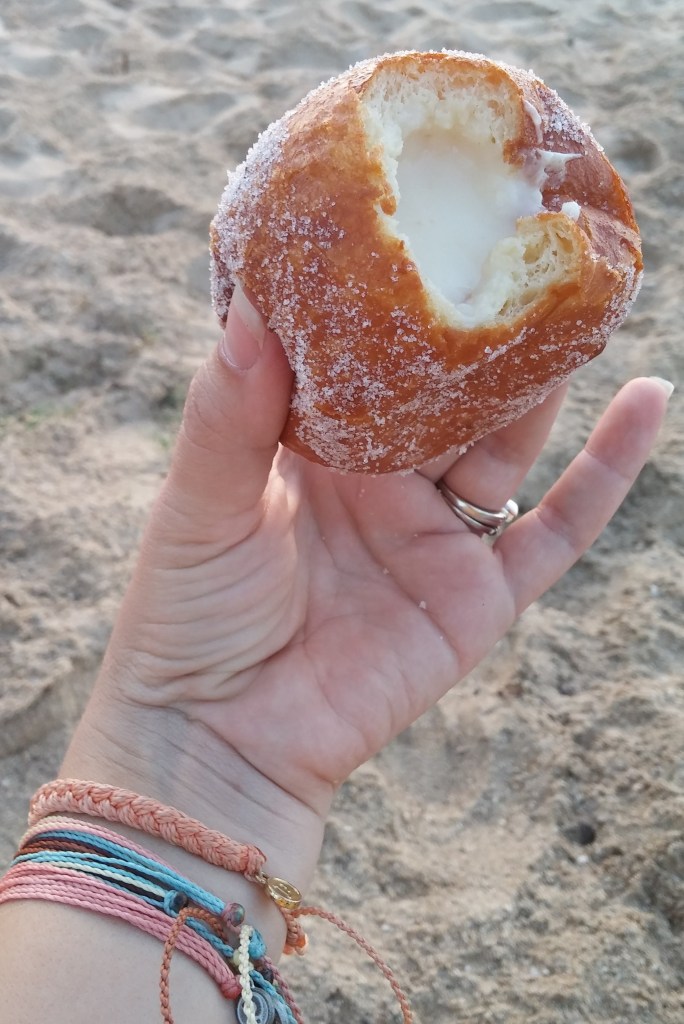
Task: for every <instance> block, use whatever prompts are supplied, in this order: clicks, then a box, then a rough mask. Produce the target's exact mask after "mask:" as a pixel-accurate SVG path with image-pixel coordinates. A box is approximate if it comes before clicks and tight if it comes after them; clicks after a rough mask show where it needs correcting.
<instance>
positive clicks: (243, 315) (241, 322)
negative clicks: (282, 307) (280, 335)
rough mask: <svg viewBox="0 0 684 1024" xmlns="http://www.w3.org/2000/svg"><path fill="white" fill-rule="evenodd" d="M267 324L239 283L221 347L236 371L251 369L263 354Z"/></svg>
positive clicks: (231, 304)
mask: <svg viewBox="0 0 684 1024" xmlns="http://www.w3.org/2000/svg"><path fill="white" fill-rule="evenodd" d="M267 330H268V328H267V327H266V321H265V320H264V318H263V317H262V315H261V313H259V311H258V310H257V309H255V308H254V306H253V305H252V303H251V302H250V301H249V299H248V298H247V296H246V295H245V292H244V290H243V289H242V287H241V286H240V285H239V284H238V285H237V286H236V288H235V291H234V292H233V298H232V299H231V302H230V308H229V310H228V318H227V320H226V328H225V331H224V332H223V337H222V338H221V342H220V345H219V348H220V350H221V353H222V355H223V357H224V359H225V360H226V362H228V363H229V364H230V365H231V366H232V367H233V368H234V369H236V370H249V369H251V367H252V366H254V364H255V363H256V361H257V359H258V358H259V356H260V355H261V350H262V348H263V347H264V341H265V339H266V332H267Z"/></svg>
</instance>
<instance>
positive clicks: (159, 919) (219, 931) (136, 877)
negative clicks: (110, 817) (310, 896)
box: [0, 817, 303, 1024]
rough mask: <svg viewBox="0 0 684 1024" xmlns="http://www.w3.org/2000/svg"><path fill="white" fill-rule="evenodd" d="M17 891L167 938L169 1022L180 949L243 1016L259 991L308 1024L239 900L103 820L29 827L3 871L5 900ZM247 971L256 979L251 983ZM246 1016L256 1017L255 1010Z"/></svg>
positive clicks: (296, 1023)
mask: <svg viewBox="0 0 684 1024" xmlns="http://www.w3.org/2000/svg"><path fill="white" fill-rule="evenodd" d="M19 899H39V900H47V901H50V902H57V903H64V904H68V905H71V906H75V907H80V908H82V909H87V910H91V911H95V912H97V913H101V914H105V915H108V916H110V917H118V918H119V919H121V920H124V921H126V922H127V923H129V924H132V925H133V926H134V927H137V928H139V929H140V930H141V931H144V932H147V933H148V934H150V935H153V936H154V937H156V938H157V939H160V940H161V941H162V942H163V943H164V952H163V957H162V966H161V972H160V1006H161V1012H162V1020H163V1021H164V1024H173V1017H172V1014H171V1008H170V1002H169V971H170V964H171V957H172V955H173V952H174V951H175V949H176V948H177V949H180V950H181V952H183V953H185V954H186V955H187V956H189V957H190V958H191V959H193V960H194V961H195V962H196V963H197V964H199V965H200V966H201V967H202V968H203V969H204V970H206V971H207V973H208V974H209V975H210V976H211V977H212V979H213V980H214V981H215V983H216V984H217V985H218V987H219V989H220V991H221V994H222V995H223V996H224V998H226V999H231V1000H237V1012H238V1019H241V1014H242V1013H243V1010H244V1006H245V1005H247V1006H252V1005H253V1002H254V996H253V994H252V993H253V991H254V992H256V993H257V995H258V998H259V999H261V1000H262V1002H263V1001H265V1002H266V1004H267V1006H268V1007H272V1008H273V1010H274V1013H276V1014H277V1020H278V1022H281V1021H282V1022H283V1024H303V1019H302V1016H301V1011H300V1010H299V1008H298V1006H297V1004H296V1002H295V1001H294V999H293V997H292V993H291V992H290V990H289V987H288V986H287V985H286V984H285V983H284V981H283V979H282V978H281V975H280V973H279V971H278V970H277V969H276V968H275V966H274V965H273V963H272V961H271V960H270V959H269V958H268V957H267V956H266V948H265V945H264V942H263V939H262V937H261V935H260V933H259V932H258V931H257V930H256V929H254V928H251V927H249V926H246V925H245V923H244V916H245V914H244V908H243V907H242V906H241V905H240V904H236V903H230V904H225V903H224V902H223V901H221V900H220V899H219V898H218V897H216V896H214V895H213V894H211V893H209V892H207V891H206V890H204V889H202V888H201V887H200V886H197V885H196V884H195V883H193V882H191V881H190V880H188V879H186V878H184V877H183V876H182V875H180V874H178V872H176V871H175V869H174V868H172V867H171V866H170V865H168V864H166V863H165V862H164V861H162V860H160V859H159V858H157V857H155V856H153V855H152V854H150V853H149V852H148V851H147V850H144V849H143V848H142V847H140V846H138V845H137V844H135V843H133V842H130V841H127V840H125V839H124V837H122V836H121V835H120V834H118V833H115V832H112V831H110V830H109V829H107V828H104V827H102V826H101V825H98V824H93V825H92V826H91V824H90V822H83V821H79V820H75V819H70V818H64V817H59V818H49V819H46V820H44V821H41V822H39V823H37V824H35V825H33V826H32V827H31V828H29V830H28V832H27V833H26V834H25V836H24V838H23V839H22V841H21V844H20V846H19V850H18V851H17V854H16V855H15V857H14V860H13V861H12V864H11V866H10V869H9V870H8V872H7V874H6V875H5V876H4V878H2V879H0V903H3V902H9V901H11V900H19ZM245 935H246V940H245ZM238 945H239V949H240V951H241V954H240V955H241V960H238ZM245 964H247V965H248V966H247V967H246V966H245ZM245 972H247V973H248V974H249V978H250V981H249V988H248V989H247V991H245V987H244V986H245V981H244V978H245V977H246V976H247V974H246V973H245ZM281 983H282V985H281ZM245 1019H246V1020H247V1022H248V1024H249V1022H250V1018H249V1016H248V1017H246V1018H245ZM255 1024H260V1022H259V1021H256V1022H255Z"/></svg>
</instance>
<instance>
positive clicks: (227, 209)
mask: <svg viewBox="0 0 684 1024" xmlns="http://www.w3.org/2000/svg"><path fill="white" fill-rule="evenodd" d="M437 61H438V62H440V66H441V67H442V68H446V69H447V70H448V75H449V79H450V82H451V83H452V84H453V87H454V88H458V87H459V85H460V84H462V83H463V82H464V81H468V80H469V79H470V78H471V77H472V76H473V75H474V74H477V75H484V76H486V78H487V80H488V81H489V82H490V83H491V85H492V88H493V90H494V92H497V93H499V94H500V95H501V96H502V97H503V98H505V99H510V97H511V96H513V97H514V98H515V100H516V109H517V110H518V111H519V118H518V126H517V132H516V136H515V138H513V139H512V140H510V141H509V142H508V143H507V144H506V148H505V152H504V155H505V158H506V159H507V160H508V161H509V162H510V163H512V164H517V165H520V166H521V167H522V166H523V165H524V164H525V161H526V160H528V159H529V157H530V153H531V152H532V151H534V150H539V149H544V150H550V151H553V152H556V153H564V154H579V155H578V156H577V157H576V158H574V159H571V160H569V161H567V163H566V164H565V167H564V173H563V174H558V175H556V176H553V175H551V176H550V177H549V179H548V180H547V182H546V185H545V187H544V191H543V205H544V207H545V209H546V210H547V211H549V212H548V213H542V214H539V215H538V216H540V217H542V218H543V217H549V218H553V217H556V218H558V217H564V220H566V221H567V225H566V229H567V231H568V232H570V234H571V236H572V240H573V244H574V246H575V248H576V250H577V252H578V253H580V258H579V260H578V262H577V266H576V272H575V273H574V274H573V275H570V276H569V277H568V279H567V280H564V281H563V282H561V283H559V284H557V285H555V286H554V287H552V288H548V289H547V290H546V292H545V293H544V294H543V295H542V296H541V297H540V298H539V299H538V301H536V302H535V304H534V306H533V307H532V308H531V309H530V308H527V309H526V310H525V313H524V315H523V316H519V317H518V318H517V319H513V320H508V321H506V322H501V321H499V322H496V323H491V324H489V325H488V326H485V327H482V326H481V327H476V328H473V329H465V328H455V327H454V326H452V325H450V324H449V323H448V322H447V321H446V320H444V319H443V318H441V317H440V316H439V315H438V314H437V313H436V312H435V310H434V307H433V304H432V303H431V301H430V298H429V296H428V294H427V292H426V290H425V287H424V284H423V282H422V280H421V277H420V274H419V272H418V270H417V268H416V266H415V265H414V263H413V261H412V259H411V258H410V255H409V253H408V252H407V250H406V247H405V245H404V243H403V242H402V241H401V239H399V238H398V237H394V236H392V235H390V234H389V233H388V232H386V231H383V230H381V229H380V227H379V214H378V210H380V209H381V210H383V211H384V212H385V213H390V214H391V213H392V212H393V209H394V206H395V205H396V200H395V197H394V193H393V191H392V189H391V187H390V186H389V184H388V182H387V180H386V177H385V174H384V171H383V166H382V161H381V155H380V153H379V152H377V151H373V149H370V150H369V148H368V145H367V138H366V134H365V131H364V126H363V120H362V114H361V103H362V101H363V96H364V93H365V90H366V89H367V88H368V87H369V84H370V83H372V81H373V78H374V76H375V75H376V73H377V72H378V69H379V68H384V67H385V66H387V64H392V65H393V66H394V67H395V68H396V70H397V71H398V72H400V73H402V74H410V75H415V74H419V73H420V72H421V70H422V69H424V68H426V67H429V66H430V65H431V64H432V62H437ZM569 201H572V202H576V203H578V204H579V205H580V207H581V211H582V212H581V215H580V217H579V219H578V221H577V223H574V222H573V221H571V220H570V218H567V217H565V216H564V215H563V214H561V213H560V212H559V211H560V209H561V206H562V204H563V203H565V202H569ZM212 253H213V256H214V261H215V267H214V284H213V287H214V300H215V305H216V309H217V312H218V315H219V317H220V318H221V319H225V313H226V310H227V303H228V300H229V298H230V294H231V293H232V288H233V286H234V283H235V281H236V280H240V281H241V282H242V283H243V284H244V285H246V286H247V287H249V288H250V289H251V290H252V292H253V293H254V294H255V296H256V298H257V302H258V304H259V306H260V308H261V310H262V312H263V313H264V315H265V316H266V317H267V318H268V320H269V323H270V325H271V327H272V328H273V329H274V330H276V331H277V332H278V334H279V335H280V337H281V339H282V341H283V344H284V346H285V349H286V351H287V354H288V357H289V359H290V362H291V364H292V366H293V368H294V370H295V392H294V395H293V402H292V408H291V413H290V416H289V419H288V421H287V424H286V427H285V430H284V433H283V436H282V441H283V443H284V444H286V445H288V446H289V447H290V448H292V449H294V450H295V451H298V452H300V453H301V454H303V455H305V456H306V457H307V458H309V459H313V460H314V461H318V462H322V463H324V464H326V465H329V466H333V467H335V468H338V469H343V470H353V471H365V472H388V471H394V470H404V469H410V468H414V467H416V466H419V465H421V464H423V463H425V462H426V461H428V460H430V459H432V458H434V457H435V456H437V455H439V454H441V453H443V452H444V451H446V450H447V449H449V448H451V447H454V446H459V447H465V446H467V445H469V444H471V443H472V442H473V441H475V440H477V439H478V438H479V437H481V436H483V435H484V434H486V433H488V432H490V431H491V430H494V429H497V428H498V427H500V426H502V425H504V424H505V423H507V422H510V421H511V420H513V419H514V418H516V417H517V416H519V415H521V414H522V413H523V412H524V411H525V410H526V409H528V408H530V407H531V406H532V405H533V404H536V403H537V402H538V401H540V400H541V399H542V398H543V397H544V396H545V395H546V394H548V393H549V392H550V391H551V390H552V389H553V388H555V387H556V386H557V385H558V384H560V382H561V381H562V380H563V379H565V378H566V377H567V376H568V375H569V374H570V373H571V372H572V371H573V370H574V369H575V368H576V367H577V366H579V365H580V364H581V363H584V362H586V361H587V360H588V359H590V358H592V357H593V356H595V355H597V354H598V353H599V352H600V351H601V350H602V348H603V347H604V345H605V342H606V339H607V337H608V335H609V334H610V333H611V331H612V330H614V329H615V327H617V326H618V325H619V323H620V322H621V321H622V319H623V318H624V316H625V315H626V312H627V309H628V307H629V304H630V302H631V300H632V299H633V297H634V295H635V293H636V289H637V286H638V278H639V275H640V272H641V266H642V264H641V256H640V246H639V235H638V229H637V226H636V222H635V220H634V215H633V212H632V207H631V204H630V202H629V198H628V196H627V193H626V191H625V188H624V186H623V184H622V182H621V180H620V178H619V176H618V175H617V173H616V172H615V170H614V169H613V168H612V167H611V165H610V164H609V163H608V161H607V159H606V158H605V157H604V155H603V153H602V151H601V150H600V147H598V145H597V144H596V142H595V141H594V139H593V137H592V136H591V133H590V132H589V130H588V129H587V128H586V126H583V125H581V124H580V122H578V121H577V119H576V118H575V117H574V116H573V115H572V114H571V113H570V112H569V111H568V109H567V107H566V106H565V105H564V104H563V103H562V101H561V100H560V99H559V98H558V96H557V95H556V94H555V93H553V92H552V91H551V90H550V89H548V88H547V87H546V86H545V85H544V84H543V83H542V82H541V81H539V80H538V79H537V78H535V77H534V76H533V75H531V74H528V73H524V72H520V71H517V70H515V69H511V68H506V67H504V66H502V65H498V64H495V63H494V62H491V61H488V60H487V59H486V58H483V57H473V56H472V55H465V54H457V53H439V54H438V53H430V54H415V53H413V54H398V55H392V56H388V57H384V58H379V59H378V60H376V61H367V62H364V63H363V64H361V65H357V66H356V67H355V68H352V69H350V71H348V72H347V73H346V74H345V75H342V76H340V77H339V78H337V79H335V80H333V81H331V82H329V83H327V84H326V85H325V86H322V87H320V88H319V89H318V90H316V91H315V92H314V93H313V94H311V95H310V96H309V97H307V98H306V100H304V101H303V102H302V103H301V104H300V105H299V106H298V107H297V108H296V109H295V110H294V111H292V112H290V113H289V114H287V115H285V117H284V118H283V119H282V120H281V121H280V122H277V123H276V124H275V125H273V126H271V128H270V129H269V130H268V131H267V132H266V133H265V134H264V136H262V138H261V139H260V141H259V143H258V144H257V145H256V146H255V147H254V149H253V150H252V151H251V152H250V155H249V156H248V159H247V161H246V163H245V164H244V165H242V167H241V168H240V169H239V170H238V171H237V172H236V173H235V174H234V175H233V178H232V179H231V181H230V182H229V186H228V188H227V190H226V193H225V195H224V198H223V201H222V205H221V208H220V210H219V213H218V214H217V217H216V218H215V221H214V224H213V225H212Z"/></svg>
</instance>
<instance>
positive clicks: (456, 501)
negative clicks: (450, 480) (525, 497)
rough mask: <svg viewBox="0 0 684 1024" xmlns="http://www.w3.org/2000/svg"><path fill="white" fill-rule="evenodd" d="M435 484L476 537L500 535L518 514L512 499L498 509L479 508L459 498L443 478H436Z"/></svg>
mask: <svg viewBox="0 0 684 1024" xmlns="http://www.w3.org/2000/svg"><path fill="white" fill-rule="evenodd" d="M435 486H436V487H437V490H438V491H439V493H440V494H441V495H442V497H443V498H444V500H445V501H446V503H447V505H448V506H449V508H450V509H451V511H452V512H453V513H454V515H455V516H457V517H458V518H459V519H460V520H461V522H462V523H465V524H466V526H467V527H469V528H470V529H471V530H472V531H473V533H476V534H477V535H478V537H500V536H501V534H502V533H503V531H504V530H505V529H506V527H507V526H509V525H510V523H512V522H513V520H514V519H515V518H516V517H517V515H518V506H517V504H516V503H515V502H514V501H507V502H506V504H505V505H504V506H503V508H500V509H498V510H496V509H490V508H480V506H479V505H473V503H472V501H466V500H465V499H464V498H459V496H458V494H454V492H453V491H452V490H451V489H450V488H449V487H447V485H446V484H445V483H444V481H443V480H438V481H437V483H436V485H435Z"/></svg>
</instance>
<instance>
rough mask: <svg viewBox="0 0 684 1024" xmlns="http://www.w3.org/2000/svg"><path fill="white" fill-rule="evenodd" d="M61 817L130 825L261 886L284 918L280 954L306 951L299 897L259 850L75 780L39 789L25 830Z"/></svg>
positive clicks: (122, 793) (146, 802) (142, 799)
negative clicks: (272, 872)
mask: <svg viewBox="0 0 684 1024" xmlns="http://www.w3.org/2000/svg"><path fill="white" fill-rule="evenodd" d="M64 813H66V814H85V815H87V816H88V817H94V818H104V819H105V821H112V822H120V823H121V824H123V825H129V826H130V827H131V828H135V829H138V830H139V831H141V832H146V833H147V834H148V835H153V836H158V837H160V838H161V839H164V840H165V841H166V842H167V843H170V844H171V845H173V846H178V847H180V848H181V849H183V850H186V851H187V852H188V853H192V854H194V855H195V856H196V857H201V858H202V860H204V861H206V862H207V863H208V864H213V865H215V866H216V867H219V868H223V869H224V870H225V871H236V872H239V873H240V874H242V875H244V876H245V878H246V879H247V880H248V881H250V882H255V883H257V884H258V885H259V886H261V888H262V889H263V890H264V892H265V893H266V894H267V895H268V896H269V897H270V898H271V899H272V900H273V902H274V903H275V904H276V906H277V907H278V909H279V910H280V912H281V914H282V915H283V917H284V919H285V923H286V926H287V935H286V939H285V946H284V950H283V951H284V952H285V953H300V954H301V953H303V952H304V951H305V949H306V935H305V934H304V931H303V929H302V926H301V924H300V923H299V922H298V921H297V920H296V918H295V917H294V916H293V915H292V911H293V910H296V909H297V908H298V907H299V906H300V905H301V901H302V897H301V893H300V892H299V890H298V889H297V888H296V886H294V885H292V884H291V883H290V882H286V881H285V880H284V879H282V878H277V877H275V876H269V875H267V874H266V873H265V872H264V866H265V864H266V856H265V854H264V853H263V852H262V851H261V850H260V849H259V847H258V846H253V845H252V844H250V843H238V842H236V841H235V840H234V839H229V838H228V836H225V835H223V834H222V833H221V832H216V831H214V829H210V828H207V827H206V825H203V824H202V823H201V822H200V821H197V820H196V819H195V818H191V817H189V816H188V815H187V814H184V813H183V812H182V811H179V810H178V809H177V808H175V807H167V806H165V805H164V804H161V803H159V801H157V800H153V799H151V798H150V797H146V796H141V795H140V794H138V793H133V792H131V790H128V789H118V788H116V787H115V786H106V785H103V784H102V783H98V782H82V781H80V780H78V779H55V780H54V781H53V782H48V783H46V784H45V785H44V786H41V787H40V789H38V790H37V792H36V793H35V794H34V796H33V797H32V799H31V803H30V806H29V826H31V825H34V824H35V823H36V822H38V821H40V820H41V819H43V818H45V817H47V816H48V815H51V814H64Z"/></svg>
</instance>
